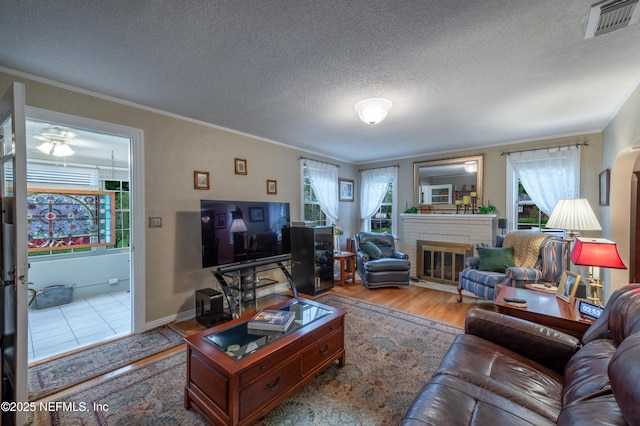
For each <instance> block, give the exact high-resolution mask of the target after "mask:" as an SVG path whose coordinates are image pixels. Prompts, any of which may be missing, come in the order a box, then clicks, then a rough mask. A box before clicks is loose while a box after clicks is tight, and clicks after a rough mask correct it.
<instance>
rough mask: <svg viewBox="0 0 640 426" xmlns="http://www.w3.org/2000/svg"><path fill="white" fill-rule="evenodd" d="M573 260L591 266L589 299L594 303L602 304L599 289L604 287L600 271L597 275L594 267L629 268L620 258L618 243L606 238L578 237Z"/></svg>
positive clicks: (578, 263) (575, 262) (572, 254)
mask: <svg viewBox="0 0 640 426" xmlns="http://www.w3.org/2000/svg"><path fill="white" fill-rule="evenodd" d="M571 261H572V262H573V263H574V264H576V265H586V266H589V278H588V284H589V287H590V289H591V296H590V297H588V299H589V300H591V301H592V302H593V304H594V305H600V304H601V302H600V297H599V291H600V288H602V283H601V282H600V272H599V271H598V275H597V277H596V276H595V274H594V273H593V268H594V267H596V268H615V269H627V267H626V266H625V265H624V263H623V262H622V259H620V255H619V254H618V249H617V247H616V243H614V242H613V241H609V240H607V239H604V238H580V237H579V238H577V239H576V244H575V246H574V247H573V251H572V252H571Z"/></svg>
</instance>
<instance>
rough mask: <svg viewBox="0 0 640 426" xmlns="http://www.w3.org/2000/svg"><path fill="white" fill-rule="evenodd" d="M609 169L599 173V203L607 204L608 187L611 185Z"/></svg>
mask: <svg viewBox="0 0 640 426" xmlns="http://www.w3.org/2000/svg"><path fill="white" fill-rule="evenodd" d="M610 179H611V169H607V170H605V171H604V172H602V173H600V190H599V193H600V205H601V206H608V205H609V187H610V185H611V182H610Z"/></svg>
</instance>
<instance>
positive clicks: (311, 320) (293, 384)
mask: <svg viewBox="0 0 640 426" xmlns="http://www.w3.org/2000/svg"><path fill="white" fill-rule="evenodd" d="M296 308H298V309H296ZM268 309H284V310H296V311H298V312H299V313H297V314H296V322H294V324H293V325H291V326H290V327H289V329H288V331H287V332H285V333H266V332H260V331H251V330H249V329H247V321H248V320H249V319H251V317H253V315H254V314H253V313H252V314H248V315H245V316H243V317H241V318H239V319H236V320H233V321H229V322H227V323H225V324H222V325H219V326H216V327H213V328H210V329H208V330H206V331H203V332H201V333H198V334H195V335H193V336H189V337H187V338H186V339H185V340H186V342H187V384H186V386H185V391H184V406H185V408H187V409H189V408H191V409H193V410H194V411H197V412H198V413H200V414H201V415H202V416H203V417H204V418H205V419H206V420H207V421H208V422H209V423H211V424H224V425H245V424H251V423H254V422H255V421H256V420H258V419H260V418H261V417H264V415H266V414H267V413H268V412H269V411H271V410H272V409H273V408H275V407H276V406H277V405H278V404H280V403H281V402H282V401H283V400H284V399H285V398H286V397H287V396H288V395H290V394H291V393H292V392H294V391H295V390H296V389H298V388H299V387H301V386H302V385H304V384H305V383H307V382H308V381H310V380H311V379H313V378H314V377H315V376H316V375H317V374H319V373H320V372H321V371H323V370H324V369H325V368H327V367H328V366H329V365H331V364H332V363H333V362H335V361H336V360H339V363H340V366H341V367H343V366H344V365H345V351H344V316H345V312H344V311H342V310H340V309H337V308H333V307H331V306H326V305H323V304H321V303H317V302H314V301H311V300H307V299H302V298H294V299H290V300H288V301H286V302H283V303H280V304H278V305H275V306H272V307H269V308H268Z"/></svg>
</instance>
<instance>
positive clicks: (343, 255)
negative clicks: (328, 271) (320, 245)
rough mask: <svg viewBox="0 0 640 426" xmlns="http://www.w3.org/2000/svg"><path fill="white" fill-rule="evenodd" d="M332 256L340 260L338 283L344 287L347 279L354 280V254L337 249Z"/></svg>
mask: <svg viewBox="0 0 640 426" xmlns="http://www.w3.org/2000/svg"><path fill="white" fill-rule="evenodd" d="M333 258H334V259H336V260H339V261H340V285H341V286H343V287H344V285H345V283H346V281H347V280H351V282H352V283H354V282H356V254H355V253H352V252H350V251H338V252H335V253H334V254H333Z"/></svg>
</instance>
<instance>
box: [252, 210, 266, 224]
mask: <svg viewBox="0 0 640 426" xmlns="http://www.w3.org/2000/svg"><path fill="white" fill-rule="evenodd" d="M249 221H250V222H264V209H263V208H262V207H249Z"/></svg>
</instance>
